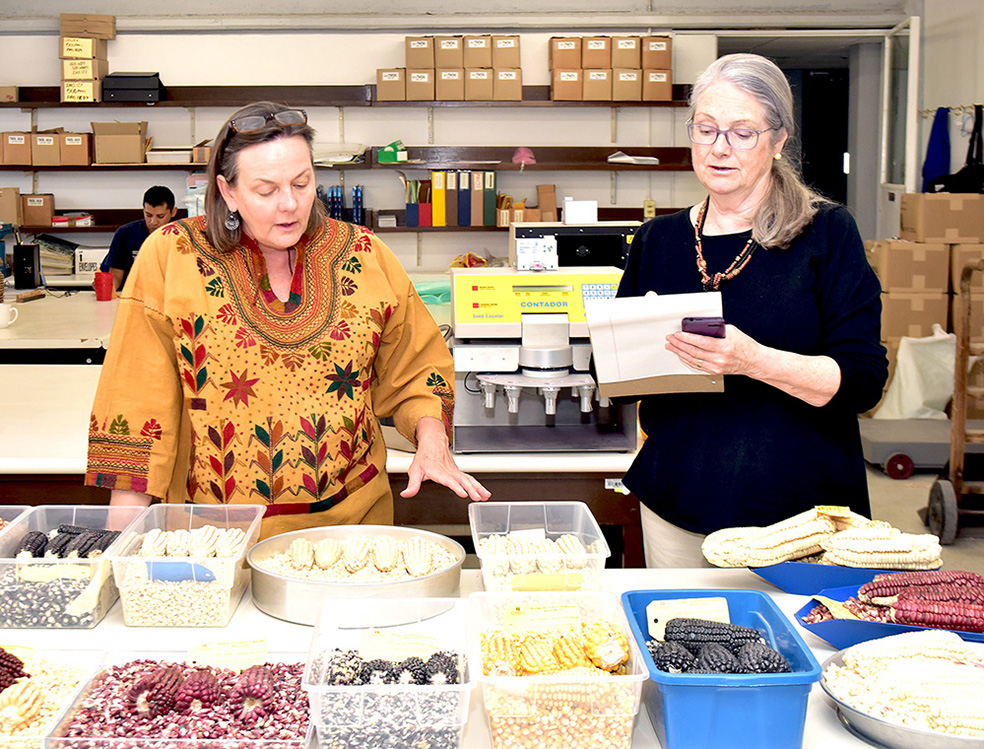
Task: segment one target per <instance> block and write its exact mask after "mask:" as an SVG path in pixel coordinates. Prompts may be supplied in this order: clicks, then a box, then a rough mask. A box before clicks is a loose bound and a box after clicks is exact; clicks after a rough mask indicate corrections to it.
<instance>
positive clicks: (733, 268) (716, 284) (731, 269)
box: [694, 198, 758, 291]
mask: <svg viewBox="0 0 984 749" xmlns="http://www.w3.org/2000/svg"><path fill="white" fill-rule="evenodd" d="M710 202H711V199H710V198H707V199H706V200H705V201H704V202H703V203H702V204H701V206H700V208H699V209H698V210H697V221H696V222H695V224H694V249H695V250H696V251H697V270H698V271H699V272H700V279H701V281H700V285H701V288H702V289H703V290H704V291H711V290H714V291H717V290H718V289H719V288H720V287H721V284H722V283H723V282H724V281H730V280H731V279H732V278H734V277H735V276H737V275H738V274H739V273H741V271H742V268H744V267H745V266H746V265H748V261H749V260H751V259H752V253H754V252H755V248H756V247H758V245H757V244H755V240H754V239H752V238H751V237H749V238H748V241H747V242H746V243H745V246H744V247H742V248H741V252H739V253H738V255H737V257H735V259H734V260H733V261H732V263H731V265H729V266H728V268H727V269H726V270H725V271H724V273H715V274H714V275H713V276H711V275H709V274H708V273H707V261H706V260H704V248H703V246H702V245H701V241H700V230H701V229H702V228H703V226H704V218H705V217H706V216H707V206H708V204H709V203H710Z"/></svg>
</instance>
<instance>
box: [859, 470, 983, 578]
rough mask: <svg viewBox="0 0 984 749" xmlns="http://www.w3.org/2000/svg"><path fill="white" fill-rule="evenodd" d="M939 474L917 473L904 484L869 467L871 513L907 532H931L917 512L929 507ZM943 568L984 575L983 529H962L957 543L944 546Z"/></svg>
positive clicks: (878, 518) (964, 527) (963, 527)
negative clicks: (930, 491)
mask: <svg viewBox="0 0 984 749" xmlns="http://www.w3.org/2000/svg"><path fill="white" fill-rule="evenodd" d="M935 480H936V474H935V473H933V474H929V473H917V474H915V475H914V476H912V477H911V478H908V479H905V480H904V481H896V480H894V479H890V478H889V477H888V476H886V475H885V474H884V473H883V472H882V471H881V470H879V469H877V468H872V467H871V466H868V492H869V494H870V496H871V514H872V517H874V518H875V519H876V520H886V521H888V522H889V523H891V524H892V525H894V526H895V527H896V528H898V529H900V530H903V531H906V532H907V533H928V532H929V529H928V528H927V527H926V526H925V525H923V523H922V520H921V519H920V518H919V515H917V514H916V513H917V512H918V511H919V510H921V509H922V508H924V507H926V504H927V503H928V501H929V490H930V487H931V486H932V485H933V481H935ZM943 569H949V570H967V571H968V572H977V573H979V574H982V575H984V528H975V527H967V526H962V527H961V530H960V532H959V533H958V535H957V540H956V542H955V543H953V544H952V545H950V546H944V547H943Z"/></svg>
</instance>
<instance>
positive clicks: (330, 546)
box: [314, 538, 345, 570]
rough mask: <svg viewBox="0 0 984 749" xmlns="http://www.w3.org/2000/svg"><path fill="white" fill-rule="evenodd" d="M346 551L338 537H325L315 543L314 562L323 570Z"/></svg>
mask: <svg viewBox="0 0 984 749" xmlns="http://www.w3.org/2000/svg"><path fill="white" fill-rule="evenodd" d="M344 552H345V547H344V546H342V543H341V541H339V540H338V539H337V538H323V539H321V540H320V541H318V543H316V544H315V545H314V563H315V564H316V565H318V567H320V568H321V569H323V570H326V569H328V568H329V567H331V566H332V565H333V564H335V562H337V561H338V560H339V559H340V558H341V556H342V554H343V553H344Z"/></svg>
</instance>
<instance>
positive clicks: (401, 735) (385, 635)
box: [304, 598, 475, 749]
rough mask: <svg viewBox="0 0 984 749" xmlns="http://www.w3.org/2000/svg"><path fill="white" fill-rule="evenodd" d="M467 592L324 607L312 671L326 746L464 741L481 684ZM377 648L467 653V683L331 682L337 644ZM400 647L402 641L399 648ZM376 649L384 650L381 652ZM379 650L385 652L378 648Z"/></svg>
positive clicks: (314, 711) (462, 666)
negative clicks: (470, 638) (472, 659)
mask: <svg viewBox="0 0 984 749" xmlns="http://www.w3.org/2000/svg"><path fill="white" fill-rule="evenodd" d="M466 609H467V602H466V601H464V600H462V599H460V598H420V599H359V600H357V601H356V600H349V601H346V600H341V599H336V600H333V601H330V602H329V603H327V604H326V605H325V606H324V607H323V608H322V610H321V614H320V616H319V618H318V624H317V625H316V627H315V632H314V638H313V639H312V642H311V652H310V654H309V656H308V663H307V668H306V669H305V671H304V689H306V690H307V692H308V697H309V699H310V704H311V721H312V723H313V724H314V725H315V727H316V728H317V731H318V738H319V740H320V742H321V746H323V747H383V746H387V747H388V746H393V747H397V746H399V747H415V746H429V747H445V748H448V749H450V748H451V747H458V746H460V744H461V737H462V733H463V731H464V727H465V722H466V721H467V719H468V703H469V697H470V694H471V691H472V689H474V687H475V682H474V676H473V669H471V668H470V667H469V664H468V658H467V655H468V654H467V648H466V644H467V642H466V625H467V621H466ZM336 648H337V649H340V650H342V651H347V650H357V651H359V652H360V653H365V654H366V655H368V654H369V651H368V650H367V648H371V649H372V652H373V653H374V654H380V653H386V652H393V653H400V655H399V656H394V657H395V658H396V660H402V659H403V657H404V656H408V654H409V653H419V657H421V658H422V660H426V659H427V655H428V651H431V652H433V651H434V650H435V649H436V650H441V651H452V652H454V653H457V654H460V655H461V656H462V657H461V658H460V660H459V666H458V668H459V673H460V675H461V683H460V684H427V685H419V684H377V685H368V684H366V685H358V686H356V685H350V686H327V685H325V683H324V682H325V681H326V679H325V675H324V665H325V660H326V656H329V655H331V653H332V652H333V651H334V650H335V649H336ZM394 648H395V649H394ZM374 657H376V655H374ZM378 657H383V656H382V655H378Z"/></svg>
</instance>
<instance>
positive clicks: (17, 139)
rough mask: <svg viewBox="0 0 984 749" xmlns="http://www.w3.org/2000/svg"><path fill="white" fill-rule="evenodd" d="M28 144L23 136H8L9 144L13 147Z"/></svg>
mask: <svg viewBox="0 0 984 749" xmlns="http://www.w3.org/2000/svg"><path fill="white" fill-rule="evenodd" d="M26 142H27V140H26V138H25V136H23V135H13V134H11V135H8V136H7V144H8V145H11V146H23V145H24V144H25V143H26Z"/></svg>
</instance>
